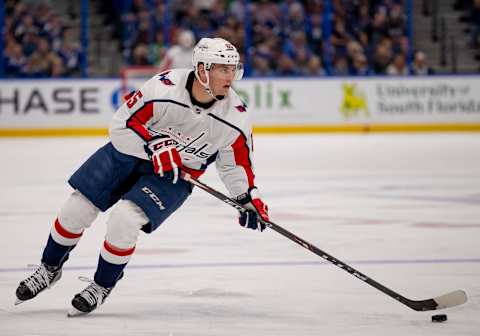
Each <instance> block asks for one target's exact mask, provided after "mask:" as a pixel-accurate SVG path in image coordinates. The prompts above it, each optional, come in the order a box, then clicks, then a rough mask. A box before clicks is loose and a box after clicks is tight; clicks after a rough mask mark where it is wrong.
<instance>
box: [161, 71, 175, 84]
mask: <svg viewBox="0 0 480 336" xmlns="http://www.w3.org/2000/svg"><path fill="white" fill-rule="evenodd" d="M169 73H170V71H167V72H162V73H161V74H160V75H158V79H159V80H160V81H161V82H162V83H163V84H165V85H175V84H173V82H172V81H171V80H170V78H168V74H169Z"/></svg>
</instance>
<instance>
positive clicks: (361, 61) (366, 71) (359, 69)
mask: <svg viewBox="0 0 480 336" xmlns="http://www.w3.org/2000/svg"><path fill="white" fill-rule="evenodd" d="M350 74H351V75H354V76H370V75H373V72H372V70H371V69H370V66H369V65H368V60H367V57H366V56H365V55H364V54H362V53H359V54H355V55H354V56H353V62H352V69H351V70H350Z"/></svg>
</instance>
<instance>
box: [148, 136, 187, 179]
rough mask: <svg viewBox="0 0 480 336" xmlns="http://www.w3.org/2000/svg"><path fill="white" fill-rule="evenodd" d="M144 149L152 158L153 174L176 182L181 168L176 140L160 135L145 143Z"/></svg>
mask: <svg viewBox="0 0 480 336" xmlns="http://www.w3.org/2000/svg"><path fill="white" fill-rule="evenodd" d="M145 151H146V152H147V154H148V156H149V157H150V159H151V160H152V164H153V170H154V172H155V174H158V175H160V176H161V177H164V178H167V179H169V180H172V183H177V181H178V178H179V177H180V168H182V158H181V157H180V154H178V151H177V148H176V142H175V140H173V139H172V138H170V137H169V136H168V135H161V136H159V137H156V138H154V139H153V140H151V141H149V142H148V143H147V144H146V145H145Z"/></svg>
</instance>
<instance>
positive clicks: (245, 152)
mask: <svg viewBox="0 0 480 336" xmlns="http://www.w3.org/2000/svg"><path fill="white" fill-rule="evenodd" d="M216 165H217V171H218V173H219V175H220V178H221V179H222V181H223V183H224V184H225V186H226V187H227V189H228V191H229V193H230V195H231V196H232V197H233V198H235V199H236V200H237V201H238V202H239V203H240V204H242V205H245V207H247V208H248V209H250V210H251V211H248V212H245V213H240V214H239V223H240V225H242V226H244V227H248V228H251V229H258V230H260V231H263V230H264V229H265V225H264V224H263V223H261V222H259V221H258V219H259V217H260V218H262V219H263V220H267V221H268V220H269V218H268V207H267V206H266V204H265V203H264V202H263V201H262V198H261V196H260V192H259V191H258V188H257V187H256V185H255V173H254V168H253V141H252V137H251V133H250V132H249V133H248V136H246V135H245V133H244V132H242V133H240V134H239V135H238V136H237V137H236V138H235V140H234V141H233V142H232V143H230V144H229V145H228V146H225V147H224V148H222V149H221V150H219V153H218V157H217V160H216Z"/></svg>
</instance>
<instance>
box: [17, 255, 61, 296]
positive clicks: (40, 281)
mask: <svg viewBox="0 0 480 336" xmlns="http://www.w3.org/2000/svg"><path fill="white" fill-rule="evenodd" d="M29 266H30V265H29ZM34 266H37V265H34ZM61 276H62V268H61V267H60V268H59V267H54V266H48V265H46V264H43V263H42V264H41V265H40V266H37V269H36V270H35V272H34V273H33V274H32V275H31V276H29V277H28V278H26V279H25V280H23V281H22V282H20V284H19V285H18V287H17V290H16V292H15V294H16V296H17V300H16V301H15V305H19V304H20V303H23V302H25V301H27V300H31V299H33V298H34V297H35V296H37V295H38V294H39V293H40V292H42V291H43V290H45V289H47V288H51V287H52V286H53V285H54V284H55V283H56V282H57V281H58V280H59V279H60V278H61Z"/></svg>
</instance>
